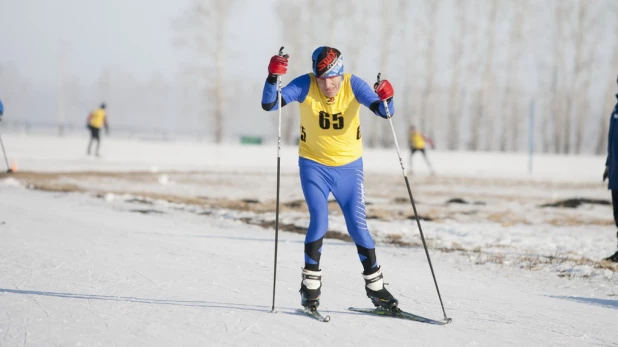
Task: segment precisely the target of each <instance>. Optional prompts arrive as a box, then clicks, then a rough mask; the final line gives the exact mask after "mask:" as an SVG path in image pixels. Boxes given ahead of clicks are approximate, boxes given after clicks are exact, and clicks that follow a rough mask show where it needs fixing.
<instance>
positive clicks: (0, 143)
mask: <svg viewBox="0 0 618 347" xmlns="http://www.w3.org/2000/svg"><path fill="white" fill-rule="evenodd" d="M0 145H1V146H2V153H3V154H4V161H5V162H6V167H7V170H6V172H7V173H12V172H13V170H12V169H11V166H10V165H9V159H8V158H7V157H6V151H5V150H4V143H3V142H2V137H0Z"/></svg>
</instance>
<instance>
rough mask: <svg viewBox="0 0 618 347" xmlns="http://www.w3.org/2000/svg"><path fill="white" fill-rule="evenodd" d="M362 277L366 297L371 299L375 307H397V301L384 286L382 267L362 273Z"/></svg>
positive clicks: (388, 308) (392, 308) (389, 308)
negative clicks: (371, 271)
mask: <svg viewBox="0 0 618 347" xmlns="http://www.w3.org/2000/svg"><path fill="white" fill-rule="evenodd" d="M363 278H364V279H365V291H366V292H367V297H369V299H371V302H372V303H373V304H374V305H375V307H382V308H384V309H387V310H394V309H396V308H397V305H398V304H399V301H397V299H395V297H393V295H392V294H391V293H389V292H388V290H386V288H384V278H383V276H382V268H378V271H376V272H374V273H372V274H370V275H365V274H363Z"/></svg>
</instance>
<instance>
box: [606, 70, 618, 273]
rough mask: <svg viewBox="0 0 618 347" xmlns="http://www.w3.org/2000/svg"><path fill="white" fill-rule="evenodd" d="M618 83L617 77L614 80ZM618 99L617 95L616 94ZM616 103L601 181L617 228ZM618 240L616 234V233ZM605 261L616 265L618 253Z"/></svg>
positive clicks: (617, 110)
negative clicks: (605, 189)
mask: <svg viewBox="0 0 618 347" xmlns="http://www.w3.org/2000/svg"><path fill="white" fill-rule="evenodd" d="M616 83H618V77H617V78H616ZM616 98H618V94H616ZM616 122H618V103H617V104H616V106H614V110H613V111H612V114H611V116H610V118H609V136H608V141H607V160H606V161H605V172H603V181H605V180H606V179H608V178H609V180H608V184H607V188H608V189H610V190H611V191H612V207H613V210H614V223H615V224H616V227H617V228H618V124H616ZM616 237H617V238H618V232H616ZM605 260H609V261H612V262H614V263H618V251H616V253H614V254H613V255H610V256H609V257H607V258H605Z"/></svg>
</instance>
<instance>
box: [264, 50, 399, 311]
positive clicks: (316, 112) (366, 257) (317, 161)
mask: <svg viewBox="0 0 618 347" xmlns="http://www.w3.org/2000/svg"><path fill="white" fill-rule="evenodd" d="M311 60H312V68H313V69H312V70H313V71H312V72H311V73H308V74H304V75H301V76H299V77H297V78H295V79H293V80H292V81H291V82H290V83H289V84H288V85H287V86H285V87H283V89H282V90H281V106H282V107H283V106H286V105H289V104H290V103H292V102H293V101H296V102H298V103H299V106H300V141H299V148H298V154H299V159H298V164H299V169H300V183H301V186H302V190H303V193H304V195H305V201H306V202H307V206H308V208H309V216H310V222H309V227H308V229H307V235H306V237H305V247H304V248H305V257H304V258H305V266H304V268H303V270H302V282H301V288H300V294H301V305H302V306H304V307H306V308H309V309H312V310H315V309H317V307H318V305H319V304H320V295H321V288H322V270H321V268H320V259H321V255H322V241H323V239H324V236H325V234H326V231H327V229H328V196H329V195H330V194H331V193H332V195H333V196H334V197H335V199H336V200H337V202H338V203H339V206H340V207H341V209H342V212H343V215H344V217H345V221H346V226H347V229H348V232H349V234H350V236H351V237H352V239H353V240H354V243H355V244H356V249H357V252H358V256H359V260H360V262H361V264H362V266H363V270H364V271H363V273H362V276H363V278H364V280H365V292H366V294H367V296H368V297H369V298H370V299H371V301H372V302H373V304H374V305H375V306H380V307H383V308H386V309H393V308H396V307H397V304H398V301H397V299H395V298H394V297H393V295H391V293H390V292H389V291H388V290H387V289H386V288H384V285H385V283H384V279H383V278H384V277H383V275H382V268H381V266H380V265H379V263H378V261H377V257H376V251H375V243H374V241H373V238H372V237H371V234H370V233H369V229H368V228H367V221H366V218H365V189H364V173H363V158H362V154H363V144H362V140H361V128H360V115H359V114H360V109H361V106H365V107H367V108H368V109H369V110H371V112H373V113H374V114H375V115H376V116H379V117H382V118H387V113H386V109H385V106H384V104H385V102H386V103H387V107H388V108H389V111H390V114H391V115H393V114H394V113H395V108H394V105H393V101H392V99H393V94H394V91H393V87H392V85H391V84H390V82H388V81H387V80H382V81H380V82H377V83H376V84H375V85H374V88H373V89H372V88H371V87H370V86H369V85H368V84H367V82H365V81H363V80H362V79H361V78H360V77H358V76H356V75H353V74H349V73H344V71H343V56H342V55H341V52H340V51H339V50H338V49H336V48H333V47H326V46H322V47H318V48H317V49H316V50H315V51H314V52H313V55H312V56H311ZM287 65H288V57H287V56H279V55H276V56H274V57H272V58H271V60H270V64H269V65H268V78H267V79H266V82H265V83H264V91H263V93H262V108H263V109H264V110H267V111H274V110H277V109H278V108H279V106H278V102H277V101H278V91H277V86H276V82H277V76H279V75H283V74H285V73H286V72H287Z"/></svg>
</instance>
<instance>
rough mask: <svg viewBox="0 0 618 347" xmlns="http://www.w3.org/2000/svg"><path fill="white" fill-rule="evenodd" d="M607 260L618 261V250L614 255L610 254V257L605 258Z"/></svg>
mask: <svg viewBox="0 0 618 347" xmlns="http://www.w3.org/2000/svg"><path fill="white" fill-rule="evenodd" d="M605 260H607V261H611V262H614V263H618V251H616V253H614V254H613V255H610V256H609V257H607V258H605Z"/></svg>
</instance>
